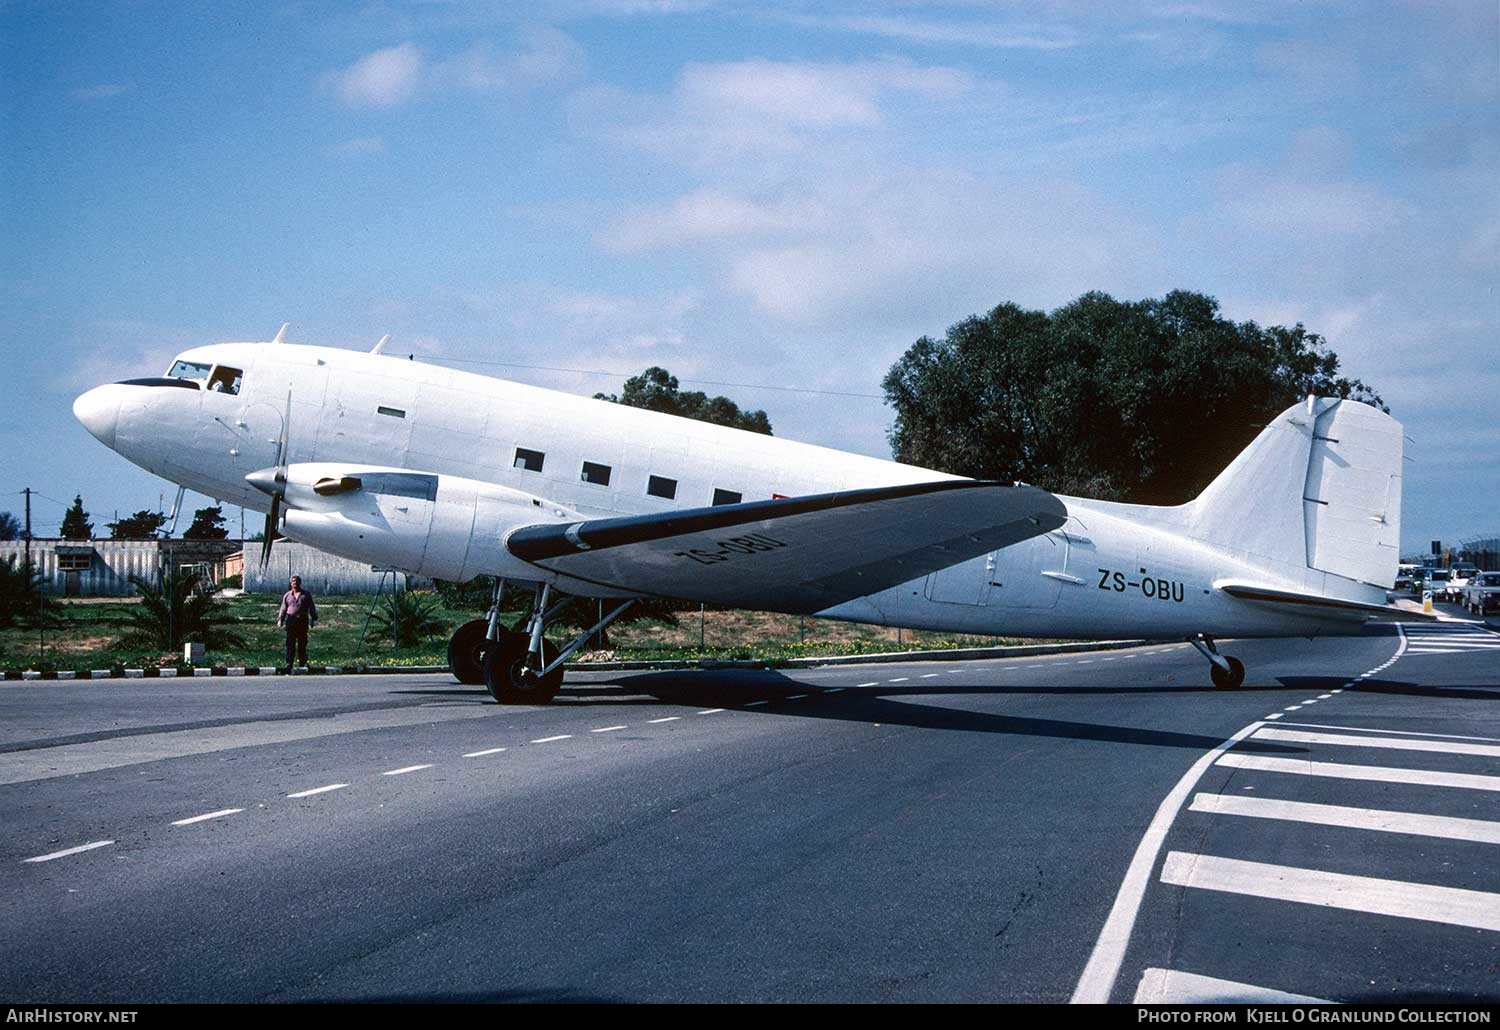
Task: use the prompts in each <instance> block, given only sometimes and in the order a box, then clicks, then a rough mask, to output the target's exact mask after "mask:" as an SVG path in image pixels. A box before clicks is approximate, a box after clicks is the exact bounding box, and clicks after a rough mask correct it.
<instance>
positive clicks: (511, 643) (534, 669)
mask: <svg viewBox="0 0 1500 1030" xmlns="http://www.w3.org/2000/svg"><path fill="white" fill-rule="evenodd" d="M551 594H552V587H551V585H550V584H547V583H543V584H541V585H539V586H538V587H537V590H536V601H535V603H534V604H533V605H532V609H531V618H530V619H528V620H527V623H526V629H525V631H524V632H520V633H515V632H509V633H506V632H501V631H500V630H499V625H498V610H499V603H498V600H497V602H496V605H495V609H494V610H493V611H492V612H491V615H490V620H489V623H488V628H489V630H490V634H491V635H490V640H491V641H493V643H491V645H490V647H489V648H488V649H487V650H486V651H485V653H484V660H483V664H482V670H483V674H484V684H485V686H487V687H488V688H489V691H490V695H491V696H492V697H494V699H495V700H496V701H498V702H500V703H501V704H502V705H545V704H548V703H550V702H551V701H552V699H553V698H554V697H556V696H557V688H558V687H560V686H561V685H562V678H563V662H564V661H566V660H567V659H568V657H569V656H570V655H572V654H573V652H574V651H577V650H578V649H579V648H580V647H582V646H583V645H584V644H585V643H586V642H587V641H588V639H589V638H590V637H592V636H593V635H594V634H595V633H598V632H599V631H600V630H602V629H603V628H604V627H605V626H608V625H609V624H610V623H611V622H614V621H615V619H617V618H619V617H620V616H621V615H623V614H624V613H625V610H626V609H627V608H629V607H630V606H631V605H633V604H635V600H634V599H633V598H632V599H631V600H628V601H625V602H623V603H621V604H618V605H616V606H615V607H614V608H613V609H611V610H610V611H609V613H608V614H606V615H605V616H604V617H603V618H602V619H600V620H599V621H598V622H596V623H595V624H594V625H592V626H590V627H589V628H588V629H586V630H584V631H583V632H582V633H580V634H578V635H577V636H576V637H574V638H573V639H572V640H570V641H568V643H567V644H565V645H564V646H563V647H562V648H561V649H559V648H558V647H556V646H555V645H553V643H552V642H551V641H549V640H548V639H547V638H546V637H545V636H544V634H545V632H546V629H547V622H548V620H550V619H551V618H552V617H553V616H554V615H556V614H557V613H558V612H559V611H561V610H562V609H563V607H564V606H566V605H567V603H568V602H567V600H562V601H558V602H556V603H553V604H551V606H550V607H549V606H548V605H549V601H550V600H551ZM460 632H462V631H460Z"/></svg>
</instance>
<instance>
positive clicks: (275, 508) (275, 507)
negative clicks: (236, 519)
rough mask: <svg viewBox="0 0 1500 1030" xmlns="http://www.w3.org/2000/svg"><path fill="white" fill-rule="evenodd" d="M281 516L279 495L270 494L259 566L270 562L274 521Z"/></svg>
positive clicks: (274, 528)
mask: <svg viewBox="0 0 1500 1030" xmlns="http://www.w3.org/2000/svg"><path fill="white" fill-rule="evenodd" d="M280 516H281V495H280V494H272V495H271V510H270V511H268V512H266V532H265V539H264V540H262V541H261V544H260V567H261V568H265V567H266V566H267V565H269V564H271V541H272V540H274V539H276V523H277V522H278V521H279V520H280Z"/></svg>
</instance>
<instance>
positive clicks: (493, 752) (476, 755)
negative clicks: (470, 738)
mask: <svg viewBox="0 0 1500 1030" xmlns="http://www.w3.org/2000/svg"><path fill="white" fill-rule="evenodd" d="M504 750H505V748H503V747H492V748H486V749H485V750H483V751H470V752H469V753H468V754H466V755H464V757H465V758H483V757H484V756H485V755H498V754H499V753H500V752H502V751H504Z"/></svg>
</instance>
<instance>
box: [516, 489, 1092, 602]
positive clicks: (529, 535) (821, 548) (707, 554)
mask: <svg viewBox="0 0 1500 1030" xmlns="http://www.w3.org/2000/svg"><path fill="white" fill-rule="evenodd" d="M1065 521H1067V508H1066V507H1065V506H1064V505H1063V503H1062V501H1060V500H1059V499H1058V498H1056V497H1054V496H1053V495H1052V494H1049V493H1047V492H1046V491H1044V490H1038V489H1036V488H1035V487H1029V486H1004V485H1001V484H998V483H988V482H980V481H976V480H968V479H956V480H945V481H942V482H937V483H917V484H911V485H906V486H892V487H876V488H871V489H862V490H845V491H840V492H838V493H828V494H814V495H811V496H807V497H792V498H786V499H778V500H771V501H751V502H748V503H745V504H730V505H721V506H719V507H714V508H690V509H686V510H682V511H671V512H660V513H657V514H653V515H640V516H631V517H624V518H611V519H593V520H589V521H585V522H573V523H566V524H561V525H547V526H523V527H521V528H520V529H517V530H514V531H513V532H511V533H510V535H509V536H508V537H507V538H506V541H505V544H506V548H507V549H508V550H509V551H510V553H511V554H513V555H515V556H516V557H517V558H520V559H522V560H523V561H527V562H530V563H532V564H533V565H536V566H538V567H540V568H543V569H547V570H549V571H552V572H557V573H561V574H563V575H567V576H571V577H573V578H575V579H582V580H587V581H589V582H592V583H596V584H598V585H600V586H605V587H609V588H611V589H614V590H624V591H628V592H631V593H639V594H644V595H653V596H658V597H674V598H680V599H683V600H689V601H704V602H707V603H709V604H721V605H727V606H730V607H738V608H754V609H759V610H763V611H779V612H790V613H792V614H810V613H812V612H818V611H822V610H823V609H825V608H831V607H833V606H835V605H838V604H842V603H844V602H845V601H850V600H853V599H854V598H856V597H863V596H865V595H867V594H873V593H877V592H879V591H881V590H885V589H887V588H889V587H893V586H896V585H898V584H901V583H906V582H909V581H910V580H913V579H916V578H918V577H920V576H925V575H927V574H928V573H930V572H934V571H936V570H938V569H941V568H946V567H948V566H949V565H954V564H957V563H958V562H961V561H966V560H968V559H969V558H973V557H975V556H977V555H980V554H985V553H987V552H989V551H993V550H998V549H1000V548H1002V547H1008V546H1010V545H1011V544H1015V543H1019V542H1020V541H1022V540H1026V539H1029V538H1030V537H1034V536H1039V535H1041V534H1043V533H1047V532H1050V531H1052V530H1054V529H1057V528H1058V527H1060V526H1061V525H1062V524H1063V523H1064V522H1065Z"/></svg>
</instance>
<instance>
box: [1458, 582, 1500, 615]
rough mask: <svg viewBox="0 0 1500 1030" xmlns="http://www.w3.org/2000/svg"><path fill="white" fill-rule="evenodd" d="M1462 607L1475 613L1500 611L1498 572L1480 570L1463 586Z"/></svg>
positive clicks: (1483, 613) (1482, 613)
mask: <svg viewBox="0 0 1500 1030" xmlns="http://www.w3.org/2000/svg"><path fill="white" fill-rule="evenodd" d="M1464 607H1465V608H1467V609H1469V611H1471V612H1473V613H1474V614H1475V615H1485V614H1488V613H1489V612H1491V611H1500V572H1480V573H1477V574H1476V575H1474V576H1472V577H1470V579H1469V585H1468V586H1467V587H1465V588H1464Z"/></svg>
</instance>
